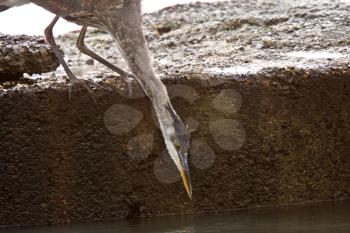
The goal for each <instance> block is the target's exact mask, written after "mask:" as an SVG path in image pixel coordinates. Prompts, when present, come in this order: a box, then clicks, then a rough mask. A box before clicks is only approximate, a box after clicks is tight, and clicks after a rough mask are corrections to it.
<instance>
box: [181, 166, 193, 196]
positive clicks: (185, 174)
mask: <svg viewBox="0 0 350 233" xmlns="http://www.w3.org/2000/svg"><path fill="white" fill-rule="evenodd" d="M180 174H181V178H182V182H183V183H184V186H185V189H186V192H187V194H188V196H189V197H190V199H191V200H192V187H191V181H190V176H189V172H185V170H184V169H181V170H180Z"/></svg>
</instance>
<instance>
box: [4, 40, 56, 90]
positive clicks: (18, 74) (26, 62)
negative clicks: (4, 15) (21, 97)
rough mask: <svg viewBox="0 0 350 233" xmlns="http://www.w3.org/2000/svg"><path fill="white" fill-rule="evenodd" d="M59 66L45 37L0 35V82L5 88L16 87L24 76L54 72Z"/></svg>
mask: <svg viewBox="0 0 350 233" xmlns="http://www.w3.org/2000/svg"><path fill="white" fill-rule="evenodd" d="M58 65H59V62H58V59H57V58H56V56H55V54H54V53H53V51H52V50H51V49H50V47H49V45H48V44H47V43H46V42H45V39H44V38H43V37H41V36H26V35H17V36H10V35H3V34H1V33H0V81H1V82H2V86H4V87H5V88H11V87H12V86H13V85H15V84H16V83H15V82H16V80H19V79H21V78H22V77H23V74H41V73H46V72H50V71H54V70H56V68H57V67H58ZM11 81H14V83H12V82H11Z"/></svg>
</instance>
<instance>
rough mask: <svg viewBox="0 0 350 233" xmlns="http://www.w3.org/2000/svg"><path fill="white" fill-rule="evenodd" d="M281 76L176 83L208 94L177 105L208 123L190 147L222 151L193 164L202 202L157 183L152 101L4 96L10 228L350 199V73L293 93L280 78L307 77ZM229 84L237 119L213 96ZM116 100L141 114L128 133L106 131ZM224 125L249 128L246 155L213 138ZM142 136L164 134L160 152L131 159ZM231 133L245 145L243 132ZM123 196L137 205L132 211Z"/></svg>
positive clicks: (315, 78)
mask: <svg viewBox="0 0 350 233" xmlns="http://www.w3.org/2000/svg"><path fill="white" fill-rule="evenodd" d="M283 73H284V72H283V71H281V70H279V71H278V76H277V75H276V74H275V75H271V76H261V80H260V81H259V82H253V83H251V84H249V85H246V82H239V81H236V80H233V79H232V80H227V81H226V82H225V83H224V84H223V85H219V86H215V87H212V86H209V85H207V86H203V82H204V81H199V80H200V79H201V78H202V77H193V79H192V80H190V81H188V80H185V79H180V80H179V81H177V82H176V84H177V85H179V84H181V85H182V84H183V85H187V86H190V87H192V88H194V89H195V90H196V91H197V92H198V94H199V95H200V98H198V99H197V100H196V101H194V102H193V103H191V104H189V103H187V102H186V101H184V100H183V99H174V104H175V107H176V109H177V110H178V111H179V112H180V114H181V115H182V116H183V117H184V118H185V119H186V118H187V119H188V118H189V117H193V118H194V119H195V120H197V121H198V122H199V123H200V126H199V127H198V129H197V130H196V131H195V132H193V133H192V140H193V141H194V140H196V141H200V142H202V143H205V144H207V146H209V147H210V148H212V149H213V151H214V153H215V162H214V163H213V165H212V166H209V167H207V168H206V166H205V164H204V167H205V168H206V169H203V170H201V169H199V168H200V167H201V166H200V165H198V161H197V166H195V165H194V164H193V163H191V165H190V166H191V174H192V182H193V186H194V191H193V192H194V198H193V202H191V201H190V200H189V199H188V197H187V196H186V193H185V192H184V190H183V187H182V184H181V183H180V182H177V183H174V184H166V183H164V182H162V181H164V180H163V179H162V178H160V179H157V176H155V173H157V170H156V169H157V168H156V166H157V165H155V163H156V162H155V160H156V158H157V157H158V156H159V154H160V153H161V151H162V150H163V149H164V146H163V142H162V138H161V135H160V132H159V131H158V130H157V128H156V126H155V125H154V123H153V120H152V118H151V111H150V109H151V107H150V104H149V102H148V100H147V99H146V98H138V99H134V100H129V99H127V98H126V97H122V96H119V95H117V94H116V92H112V91H109V90H106V89H104V90H98V91H96V97H97V101H98V104H97V105H94V104H93V103H92V102H91V100H90V98H89V96H88V95H86V93H85V91H84V90H82V89H80V90H79V91H78V89H76V90H75V91H74V96H73V99H72V100H71V101H67V93H66V89H65V88H62V89H60V90H55V89H45V90H37V91H34V90H30V91H24V92H13V93H8V94H5V95H3V96H2V97H1V98H0V106H1V108H0V109H1V131H0V137H1V148H0V149H1V156H0V164H1V165H0V171H1V174H2V175H1V178H0V183H1V187H2V188H1V191H0V199H1V201H0V210H1V211H0V220H1V224H2V225H3V224H33V223H35V224H37V223H53V222H69V221H88V220H96V219H111V218H119V217H122V216H124V215H125V214H126V213H127V212H128V209H130V208H131V209H133V210H134V211H135V212H133V213H132V214H140V215H142V216H151V215H159V214H168V213H184V212H185V213H188V212H197V211H204V210H222V209H231V208H241V207H252V206H268V205H285V204H295V203H300V202H307V201H320V200H329V199H331V200H338V199H344V198H349V197H350V185H349V178H350V157H349V151H350V137H349V132H350V103H349V101H348V100H349V98H350V80H349V77H350V70H349V69H346V70H341V71H335V72H333V71H329V72H328V73H327V74H324V73H323V74H317V73H316V74H310V75H309V76H308V77H309V78H308V79H303V78H300V79H299V80H298V81H295V82H293V85H290V84H288V87H289V88H284V87H282V88H281V87H280V86H283V85H285V84H284V83H281V81H280V80H278V78H277V77H279V76H280V77H293V78H295V79H297V78H298V77H304V73H303V72H295V73H294V74H293V72H292V73H289V72H286V74H283ZM272 74H273V73H272ZM281 74H283V75H281ZM291 75H293V76H291ZM251 80H253V78H252V77H251ZM168 83H172V84H173V83H175V82H174V81H169V82H168ZM267 83H270V85H267ZM225 89H228V90H235V91H237V92H239V93H240V94H241V96H242V106H241V109H240V110H239V111H238V112H236V113H227V112H226V113H225V112H220V111H217V110H215V109H213V107H212V104H211V103H212V101H213V99H215V98H216V97H217V95H218V94H220V92H222V91H223V90H225ZM115 104H124V105H127V106H129V107H132V108H134V109H137V110H138V111H141V112H142V113H143V116H144V117H143V119H142V120H141V121H140V123H139V125H138V126H137V127H136V128H135V129H134V130H132V131H131V132H130V133H128V134H126V135H121V136H119V135H113V134H111V133H110V132H108V130H107V128H106V126H105V123H104V116H105V114H106V111H107V110H108V109H109V108H110V107H111V106H113V105H115ZM220 119H234V120H236V121H237V122H239V123H240V124H241V125H242V126H243V127H244V130H245V140H244V143H243V145H242V147H241V148H239V149H237V150H233V151H230V150H225V146H223V148H224V149H223V148H222V147H220V145H218V144H217V142H216V141H215V139H213V135H212V134H211V133H210V130H209V129H208V127H209V125H210V122H213V121H217V120H220ZM144 133H151V134H153V135H154V137H155V138H154V145H153V150H152V153H151V155H150V156H149V157H147V158H145V159H141V160H137V159H136V160H135V159H132V157H131V156H130V155H129V154H128V149H127V144H128V142H129V140H130V139H131V138H132V137H134V136H136V135H140V134H144ZM224 137H226V140H232V145H236V144H235V143H234V142H235V140H236V137H237V135H235V134H231V133H230V132H229V133H228V134H227V135H224ZM238 141H239V139H238ZM229 143H230V141H229ZM226 144H227V142H226ZM224 145H225V142H224ZM226 149H227V148H226ZM209 155H210V154H209ZM197 156H198V154H197ZM199 156H204V157H205V156H206V154H205V153H203V154H200V155H199ZM207 159H208V158H207ZM209 161H210V158H209ZM204 163H205V162H204ZM199 164H200V162H199ZM202 167H203V166H202ZM160 172H162V171H160ZM163 175H164V174H163ZM165 176H166V174H165ZM164 179H165V180H166V178H164ZM170 179H171V178H170ZM124 196H125V197H130V199H131V201H133V202H135V206H133V207H132V206H128V204H127V202H128V198H125V197H124Z"/></svg>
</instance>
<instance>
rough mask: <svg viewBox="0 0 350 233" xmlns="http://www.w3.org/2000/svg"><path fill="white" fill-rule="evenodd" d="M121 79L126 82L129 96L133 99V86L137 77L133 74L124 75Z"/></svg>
mask: <svg viewBox="0 0 350 233" xmlns="http://www.w3.org/2000/svg"><path fill="white" fill-rule="evenodd" d="M121 78H122V79H123V80H124V82H125V83H126V84H127V85H128V96H129V98H132V96H133V94H132V84H133V82H134V80H135V77H134V76H133V75H131V74H127V75H123V76H121Z"/></svg>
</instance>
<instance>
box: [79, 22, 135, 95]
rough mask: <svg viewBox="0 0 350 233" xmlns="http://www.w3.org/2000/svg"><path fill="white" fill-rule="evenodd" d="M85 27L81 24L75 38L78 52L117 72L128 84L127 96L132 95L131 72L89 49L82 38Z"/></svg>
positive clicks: (84, 33)
mask: <svg viewBox="0 0 350 233" xmlns="http://www.w3.org/2000/svg"><path fill="white" fill-rule="evenodd" d="M86 30H87V27H86V26H83V27H82V28H81V31H80V34H79V38H78V40H77V48H78V49H79V50H80V52H82V53H84V54H85V55H88V56H89V57H92V58H93V59H95V60H97V61H98V62H100V63H102V64H103V65H105V66H107V67H108V68H110V69H111V70H113V71H114V72H116V73H117V74H119V75H120V76H121V77H122V78H123V79H124V81H125V82H126V83H127V84H128V90H129V97H131V96H132V80H133V79H134V77H133V75H132V74H129V73H127V72H125V71H124V70H122V69H120V68H119V67H117V66H115V65H113V64H112V63H110V62H108V61H107V60H105V59H104V58H102V57H100V56H99V55H98V54H96V53H94V52H93V51H91V50H90V49H89V48H88V47H86V45H85V42H84V39H85V35H86Z"/></svg>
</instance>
